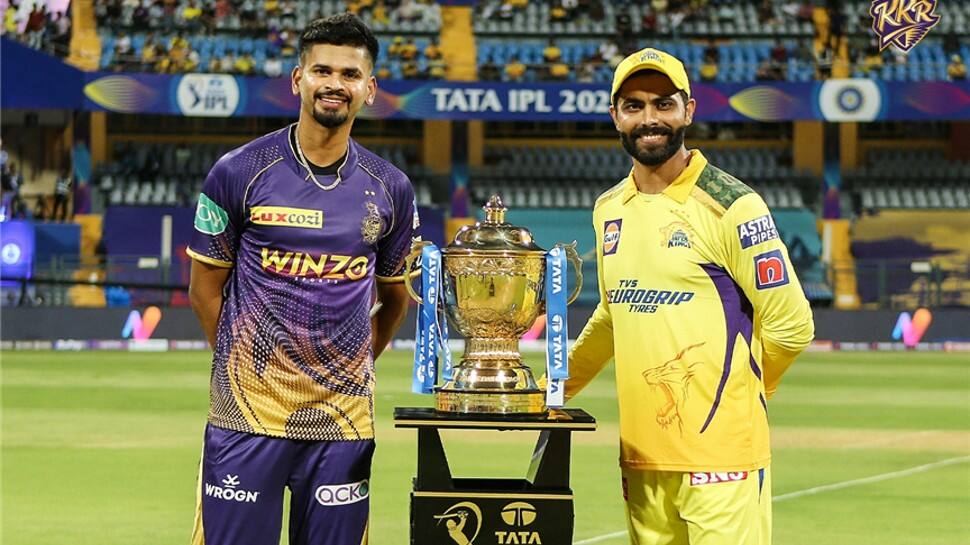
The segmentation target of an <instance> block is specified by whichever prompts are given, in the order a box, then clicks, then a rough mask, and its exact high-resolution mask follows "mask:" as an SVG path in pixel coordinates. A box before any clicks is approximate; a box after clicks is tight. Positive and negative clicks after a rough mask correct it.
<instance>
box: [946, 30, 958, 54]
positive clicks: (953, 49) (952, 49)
mask: <svg viewBox="0 0 970 545" xmlns="http://www.w3.org/2000/svg"><path fill="white" fill-rule="evenodd" d="M959 52H960V36H959V35H958V34H957V33H956V31H955V30H951V31H950V32H947V33H946V36H944V37H943V53H945V54H946V55H956V54H958V53H959Z"/></svg>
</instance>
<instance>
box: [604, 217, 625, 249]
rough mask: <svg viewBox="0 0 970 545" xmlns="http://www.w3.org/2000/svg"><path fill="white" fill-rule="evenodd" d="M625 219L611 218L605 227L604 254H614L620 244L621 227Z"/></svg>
mask: <svg viewBox="0 0 970 545" xmlns="http://www.w3.org/2000/svg"><path fill="white" fill-rule="evenodd" d="M622 226H623V220H622V219H618V220H610V221H608V222H606V225H605V226H604V227H603V255H613V254H615V253H616V249H617V248H618V247H619V246H620V227H622Z"/></svg>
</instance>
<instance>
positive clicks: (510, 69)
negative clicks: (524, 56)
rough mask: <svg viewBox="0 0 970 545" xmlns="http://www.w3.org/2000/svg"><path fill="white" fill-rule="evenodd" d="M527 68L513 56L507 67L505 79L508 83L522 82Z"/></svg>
mask: <svg viewBox="0 0 970 545" xmlns="http://www.w3.org/2000/svg"><path fill="white" fill-rule="evenodd" d="M525 71H526V67H525V65H524V64H522V63H521V62H519V58H518V57H516V56H514V55H513V56H512V58H511V59H509V62H508V64H506V65H505V79H506V80H507V81H517V82H518V81H522V80H523V78H524V77H525Z"/></svg>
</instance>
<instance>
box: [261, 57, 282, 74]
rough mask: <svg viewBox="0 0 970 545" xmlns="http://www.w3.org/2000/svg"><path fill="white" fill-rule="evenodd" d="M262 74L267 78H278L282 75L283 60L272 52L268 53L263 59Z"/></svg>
mask: <svg viewBox="0 0 970 545" xmlns="http://www.w3.org/2000/svg"><path fill="white" fill-rule="evenodd" d="M263 75H265V76H266V77H268V78H278V77H280V76H282V75H283V61H281V60H280V59H279V57H277V56H276V55H274V54H273V53H270V54H269V56H268V57H266V60H265V61H263Z"/></svg>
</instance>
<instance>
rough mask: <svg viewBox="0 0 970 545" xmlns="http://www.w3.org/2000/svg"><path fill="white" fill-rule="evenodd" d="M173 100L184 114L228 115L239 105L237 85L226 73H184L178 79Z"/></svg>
mask: <svg viewBox="0 0 970 545" xmlns="http://www.w3.org/2000/svg"><path fill="white" fill-rule="evenodd" d="M175 100H176V102H177V103H178V107H179V110H181V112H182V113H183V114H184V115H188V116H197V117H229V116H230V115H232V114H233V113H234V112H235V111H236V108H237V107H238V106H239V85H238V84H236V78H234V77H232V76H229V75H226V74H186V75H184V76H182V79H180V80H179V83H178V89H177V90H176V92H175Z"/></svg>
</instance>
